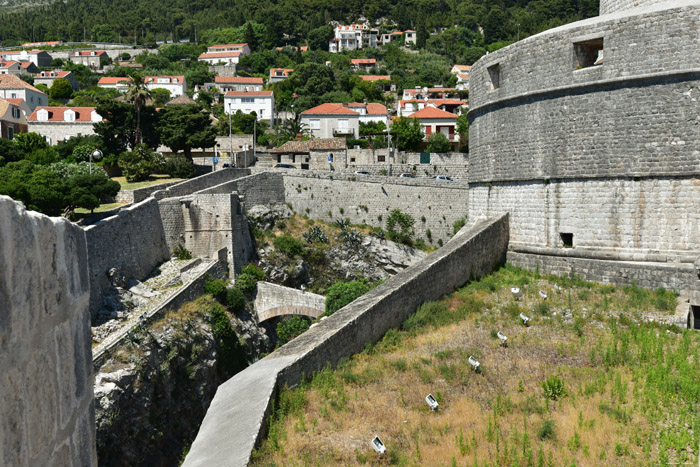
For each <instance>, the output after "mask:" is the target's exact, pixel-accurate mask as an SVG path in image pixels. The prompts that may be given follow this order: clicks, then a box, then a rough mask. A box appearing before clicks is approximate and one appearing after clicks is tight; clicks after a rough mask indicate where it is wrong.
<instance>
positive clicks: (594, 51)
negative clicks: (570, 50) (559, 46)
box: [574, 37, 603, 70]
mask: <svg viewBox="0 0 700 467" xmlns="http://www.w3.org/2000/svg"><path fill="white" fill-rule="evenodd" d="M602 64H603V38H602V37H601V38H598V39H591V40H589V41H583V42H575V43H574V70H580V69H581V68H589V67H592V66H597V65H602Z"/></svg>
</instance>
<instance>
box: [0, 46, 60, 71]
mask: <svg viewBox="0 0 700 467" xmlns="http://www.w3.org/2000/svg"><path fill="white" fill-rule="evenodd" d="M0 58H2V59H3V60H8V61H12V60H15V61H18V62H32V63H33V64H34V65H35V66H37V67H44V66H49V65H51V60H53V58H52V57H51V55H49V53H48V52H46V51H45V50H3V51H2V52H0Z"/></svg>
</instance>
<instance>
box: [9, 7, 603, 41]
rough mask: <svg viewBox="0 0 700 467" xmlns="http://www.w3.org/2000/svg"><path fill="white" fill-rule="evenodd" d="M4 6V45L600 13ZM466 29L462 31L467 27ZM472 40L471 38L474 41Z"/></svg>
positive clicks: (479, 23) (508, 32) (556, 18)
mask: <svg viewBox="0 0 700 467" xmlns="http://www.w3.org/2000/svg"><path fill="white" fill-rule="evenodd" d="M16 8H17V6H16V2H15V5H13V7H12V8H11V9H10V8H9V7H8V6H5V7H0V41H2V45H16V44H20V43H22V42H26V41H30V40H32V39H34V40H36V41H40V40H64V41H70V40H74V41H78V40H82V39H83V38H86V39H87V40H94V41H115V42H116V41H119V40H122V41H124V42H127V43H133V42H135V41H136V42H139V43H150V42H154V41H156V40H162V39H171V38H173V37H174V38H175V39H180V38H192V39H194V37H195V30H196V34H197V36H198V39H201V37H202V34H203V33H205V31H207V30H210V29H214V28H224V27H225V28H230V27H236V26H241V25H244V24H246V23H247V22H255V23H259V24H261V25H264V27H265V34H264V41H263V43H261V44H258V47H260V48H262V47H271V46H279V45H285V44H290V45H293V44H303V43H306V42H307V40H308V39H316V40H317V42H318V43H319V44H322V43H323V40H325V38H326V37H325V36H326V35H327V34H328V28H327V27H324V26H326V25H327V24H328V23H329V21H332V20H336V21H340V22H350V21H357V20H360V19H362V18H366V19H368V20H369V21H375V20H377V19H382V18H383V19H385V20H387V22H386V23H384V24H385V28H386V29H387V30H388V31H391V30H393V28H394V27H396V28H397V29H399V30H405V29H409V28H412V29H415V30H416V31H417V32H418V35H419V41H421V42H424V41H425V39H426V38H427V37H428V35H429V34H430V33H432V32H434V31H436V30H440V29H441V28H451V27H454V26H458V29H456V30H455V31H457V32H455V34H454V35H453V36H454V40H459V41H462V42H464V41H467V42H476V45H477V46H482V47H483V46H484V45H488V44H492V43H495V42H499V41H513V40H515V39H516V38H517V36H518V34H519V35H520V37H521V38H522V37H525V36H527V35H531V34H535V33H537V32H540V31H543V30H545V29H548V28H551V27H554V26H557V25H561V24H565V23H568V22H571V21H575V20H578V19H582V18H586V17H590V16H595V15H596V14H597V11H598V2H597V1H595V0H504V1H503V0H499V1H491V2H483V1H481V0H461V1H460V0H303V1H300V0H280V1H271V0H150V1H145V0H67V1H65V2H63V1H57V2H55V3H53V4H51V5H48V6H42V7H34V8H32V7H28V8H25V9H24V11H20V12H12V11H16ZM460 30H461V31H465V32H462V33H459V34H458V32H459V31H460ZM467 45H471V44H467Z"/></svg>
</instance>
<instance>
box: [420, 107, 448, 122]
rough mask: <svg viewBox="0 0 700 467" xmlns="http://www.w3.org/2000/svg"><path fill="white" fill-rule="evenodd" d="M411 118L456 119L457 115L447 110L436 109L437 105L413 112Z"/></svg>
mask: <svg viewBox="0 0 700 467" xmlns="http://www.w3.org/2000/svg"><path fill="white" fill-rule="evenodd" d="M410 118H417V119H419V120H423V119H436V118H437V119H454V120H457V115H455V114H453V113H450V112H446V111H444V110H440V109H436V108H435V107H426V108H424V109H421V110H419V111H418V112H415V113H413V114H411V117H410Z"/></svg>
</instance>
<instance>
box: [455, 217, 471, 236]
mask: <svg viewBox="0 0 700 467" xmlns="http://www.w3.org/2000/svg"><path fill="white" fill-rule="evenodd" d="M466 223H467V221H466V220H464V219H459V220H456V221H454V224H452V229H453V230H454V234H455V235H457V232H459V231H460V230H462V227H464V225H465V224H466Z"/></svg>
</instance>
